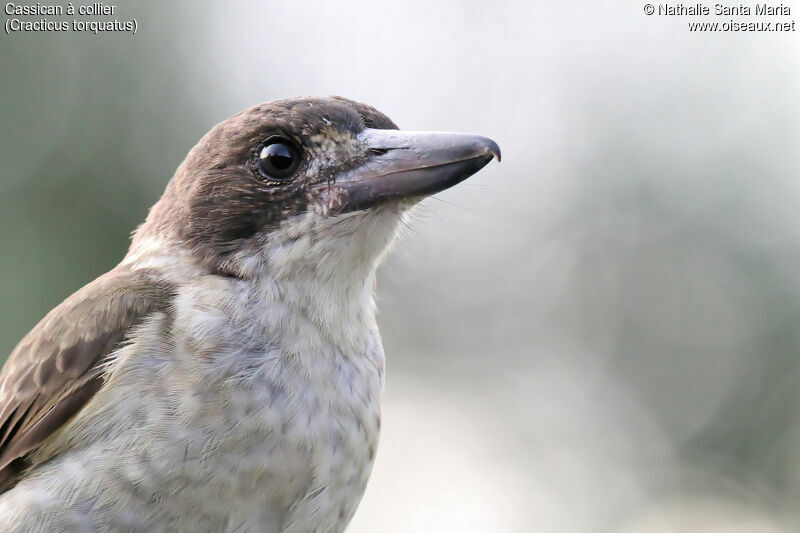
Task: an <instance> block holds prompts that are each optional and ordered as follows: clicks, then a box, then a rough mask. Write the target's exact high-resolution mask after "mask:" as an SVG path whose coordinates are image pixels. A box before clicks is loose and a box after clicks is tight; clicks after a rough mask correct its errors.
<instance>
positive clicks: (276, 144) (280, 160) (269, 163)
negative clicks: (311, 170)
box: [257, 137, 300, 181]
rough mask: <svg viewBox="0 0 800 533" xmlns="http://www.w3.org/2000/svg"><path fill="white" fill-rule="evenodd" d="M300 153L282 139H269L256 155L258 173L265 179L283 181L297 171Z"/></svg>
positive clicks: (289, 142)
mask: <svg viewBox="0 0 800 533" xmlns="http://www.w3.org/2000/svg"><path fill="white" fill-rule="evenodd" d="M299 164H300V153H299V150H298V149H297V148H296V147H295V145H294V143H292V142H291V141H289V140H288V139H284V138H283V137H275V138H272V139H269V140H268V141H267V143H266V144H265V145H264V147H263V148H261V152H260V153H259V154H258V161H257V166H258V172H259V173H260V174H261V175H262V176H263V177H265V178H267V179H271V180H275V181H284V180H286V179H287V178H288V177H289V176H291V175H292V174H293V173H294V171H295V170H297V167H298V165H299Z"/></svg>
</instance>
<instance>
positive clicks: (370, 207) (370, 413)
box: [0, 97, 500, 533]
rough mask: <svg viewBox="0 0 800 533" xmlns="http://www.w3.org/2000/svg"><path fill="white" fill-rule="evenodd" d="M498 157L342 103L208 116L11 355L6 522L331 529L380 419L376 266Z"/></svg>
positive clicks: (297, 101) (349, 501) (357, 487)
mask: <svg viewBox="0 0 800 533" xmlns="http://www.w3.org/2000/svg"><path fill="white" fill-rule="evenodd" d="M495 158H496V159H497V160H498V161H499V160H500V148H499V147H498V145H497V143H495V142H494V141H493V140H491V139H489V138H487V137H482V136H478V135H472V134H459V133H445V132H419V131H406V130H400V129H398V127H397V126H396V125H395V123H394V122H393V121H392V120H391V119H389V118H388V117H387V116H386V115H384V114H383V113H381V112H380V111H378V110H377V109H375V108H373V107H371V106H369V105H366V104H362V103H358V102H355V101H352V100H349V99H346V98H342V97H298V98H288V99H284V100H276V101H272V102H268V103H263V104H259V105H255V106H253V107H250V108H249V109H246V110H245V111H243V112H241V113H239V114H237V115H235V116H233V117H232V118H230V119H228V120H225V121H224V122H221V123H219V124H217V125H216V126H214V127H213V128H212V129H211V130H210V131H209V132H208V133H207V134H206V135H205V136H203V137H202V138H201V139H200V141H199V142H198V143H197V144H196V145H195V146H194V147H193V148H192V149H191V150H190V151H189V152H188V154H187V156H186V157H185V159H184V160H183V162H182V163H181V164H180V165H179V166H178V168H177V170H176V171H175V173H174V175H173V176H172V178H171V179H170V180H169V182H168V183H167V185H166V189H165V190H164V192H163V195H162V196H161V197H160V199H159V200H158V201H157V202H156V203H155V204H154V205H153V207H152V208H151V209H150V211H149V213H148V215H147V217H146V219H145V221H144V223H143V224H141V225H140V226H139V227H138V228H137V229H136V230H135V231H134V233H133V236H132V239H131V242H130V247H129V249H128V252H127V254H126V255H125V256H124V258H123V259H122V260H121V262H120V263H119V264H118V265H117V266H116V267H114V268H113V269H111V270H110V271H109V272H107V273H106V274H104V275H102V276H100V277H99V278H97V279H96V280H94V281H92V282H91V283H89V284H88V285H86V286H84V287H83V288H81V289H80V290H78V291H77V292H76V293H74V294H73V295H72V296H70V297H68V298H67V299H66V300H65V301H64V302H62V303H61V304H60V305H58V306H57V307H55V308H54V309H53V310H52V311H51V312H50V313H48V314H47V315H46V316H45V317H44V318H43V319H42V320H41V322H39V323H38V325H36V326H35V327H34V328H33V329H32V330H31V331H30V332H29V333H28V334H27V335H26V336H25V337H24V338H23V339H22V340H21V341H20V342H19V344H18V345H17V346H16V348H15V349H14V351H13V352H12V353H11V355H10V356H9V358H8V360H7V361H6V363H5V365H4V366H3V368H2V372H0V530H2V531H4V532H26V533H29V532H40V531H41V532H45V531H46V532H51V531H81V532H82V531H86V532H89V531H92V532H94V531H99V532H106V531H137V532H138V531H147V532H158V531H161V532H172V531H176V532H221V531H225V532H234V531H235V532H250V531H259V532H280V533H303V532H319V533H332V532H340V531H343V530H344V529H345V527H346V526H347V524H348V523H349V521H350V520H351V518H352V516H353V515H354V513H355V511H356V507H357V506H358V503H359V501H360V499H361V497H362V495H363V493H364V491H365V488H366V485H367V481H368V478H369V476H370V471H371V469H372V465H373V462H374V459H375V454H376V448H377V444H378V435H379V431H380V426H381V415H380V396H381V392H382V390H383V386H384V381H385V375H384V351H383V346H382V344H381V337H380V332H379V330H378V326H377V322H376V304H375V297H374V291H375V280H376V269H377V268H378V265H379V264H380V262H381V261H382V259H383V258H384V257H385V255H386V254H387V252H388V250H389V249H390V247H391V245H392V243H393V242H394V240H395V237H396V235H397V233H398V228H399V226H401V225H402V223H403V222H402V221H403V220H404V218H405V217H407V216H408V213H409V211H410V210H411V209H413V207H414V206H415V205H417V204H418V203H419V202H420V200H421V199H423V198H425V197H426V196H429V195H431V194H435V193H437V192H439V191H442V190H444V189H447V188H448V187H451V186H453V185H455V184H457V183H459V182H461V181H463V180H464V179H466V178H468V177H469V176H471V175H473V174H474V173H476V172H477V171H478V170H480V169H481V168H483V167H484V166H485V165H487V164H488V163H489V162H490V161H491V160H492V159H495Z"/></svg>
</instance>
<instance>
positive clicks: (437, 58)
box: [0, 0, 800, 533]
mask: <svg viewBox="0 0 800 533" xmlns="http://www.w3.org/2000/svg"><path fill="white" fill-rule="evenodd" d="M116 5H117V6H118V7H117V13H118V17H117V18H119V19H122V20H128V19H131V18H136V19H137V21H138V27H139V30H138V33H137V34H136V35H134V36H132V35H130V34H124V33H123V34H105V35H97V36H95V35H92V34H77V33H68V34H41V33H40V34H26V35H22V34H16V35H12V36H7V35H2V36H1V37H2V38H0V46H1V47H2V49H0V52H2V53H0V72H2V78H1V79H0V88H1V89H0V96H2V98H0V116H2V124H3V127H2V128H1V129H0V136H1V137H0V164H1V165H2V180H0V295H1V297H0V306H2V309H0V313H2V315H1V316H2V318H3V320H2V321H0V353H1V354H4V355H2V356H0V357H4V356H5V354H8V353H9V352H10V351H11V350H12V349H13V347H14V345H15V344H16V342H17V341H18V340H19V339H20V338H21V337H22V336H23V335H24V334H25V333H26V331H27V330H28V329H30V328H31V327H32V326H33V325H34V324H35V323H36V322H37V321H38V320H39V319H40V318H41V317H42V316H43V315H44V314H45V313H46V312H47V311H48V310H49V309H51V308H52V307H53V306H54V305H56V304H57V303H59V302H60V301H61V300H62V299H63V298H64V297H66V296H67V295H69V294H70V293H71V292H73V291H75V290H76V289H78V288H79V287H80V286H81V285H83V284H84V283H87V282H89V281H90V280H92V279H93V278H94V277H96V276H97V275H99V274H101V273H103V272H104V271H106V270H107V269H109V268H111V267H112V266H113V265H114V264H116V262H117V261H119V260H120V259H121V258H122V256H123V254H124V252H125V250H126V247H127V239H128V235H129V232H130V231H131V230H133V229H134V228H135V226H136V225H137V224H138V223H139V222H141V221H142V220H143V219H144V216H145V214H146V210H147V208H148V207H149V206H150V205H151V204H152V203H153V202H154V201H155V200H156V199H157V198H158V196H159V194H160V192H161V191H162V189H163V187H164V185H165V184H166V182H167V180H168V179H169V177H170V176H171V175H172V172H173V170H174V168H175V167H176V166H177V164H178V163H179V162H180V161H181V159H182V158H183V156H184V154H185V153H186V152H187V150H188V149H189V148H190V147H191V146H192V145H193V144H194V143H195V142H196V140H197V139H199V137H200V136H201V135H202V134H203V133H205V132H206V131H207V130H208V129H209V128H210V127H211V126H212V125H213V124H215V123H217V122H219V121H221V120H223V119H225V118H227V117H229V116H230V115H232V114H234V113H237V112H238V111H240V110H242V109H244V108H245V107H248V106H250V105H252V104H255V103H259V102H262V101H267V100H272V99H276V98H282V97H288V96H295V95H307V94H323V95H326V94H340V95H343V96H348V97H350V98H354V99H356V100H362V101H365V102H368V103H370V104H372V105H375V106H376V107H378V108H379V109H381V110H383V111H385V112H386V113H387V114H388V115H390V116H391V117H392V118H393V119H394V120H395V121H396V122H397V123H398V124H399V125H400V126H401V127H404V128H408V129H435V130H454V131H468V132H475V133H480V134H483V135H487V136H491V137H493V138H494V139H496V140H497V141H498V142H499V144H500V145H501V147H502V149H503V162H502V164H500V165H497V164H492V165H490V166H488V167H487V168H486V169H485V170H484V171H482V172H481V173H479V174H478V175H476V176H475V177H474V178H472V179H470V180H469V181H468V182H466V183H464V184H463V185H460V186H458V187H456V188H454V189H452V190H449V191H446V192H444V193H441V194H439V195H437V197H436V198H432V199H429V200H427V201H426V202H425V203H424V204H423V205H422V206H421V207H420V209H419V210H418V211H417V213H416V214H415V217H414V224H413V231H410V232H408V235H407V236H406V237H405V238H404V239H403V240H401V242H400V243H399V244H398V245H397V247H396V249H395V251H394V253H393V254H392V255H391V256H390V258H389V259H388V261H387V262H386V264H385V265H384V266H383V267H382V270H381V276H380V280H379V289H378V291H379V297H380V300H381V302H380V308H381V314H380V323H381V327H382V331H383V336H384V343H385V348H386V353H387V358H388V375H387V387H386V392H385V398H384V400H385V403H384V411H385V415H384V431H383V434H382V439H381V448H380V451H379V454H378V458H377V463H376V465H375V470H374V475H373V477H372V480H371V482H370V485H369V487H368V489H367V493H366V496H365V498H364V500H363V502H362V504H361V506H360V508H359V511H358V512H357V514H356V517H355V519H354V521H353V523H352V525H351V527H350V531H351V532H353V533H365V532H373V531H380V532H422V531H453V532H484V531H499V532H526V531H559V532H585V531H586V532H594V531H599V532H605V531H612V532H617V531H619V532H626V533H629V532H671V531H742V532H744V531H747V532H777V531H792V530H794V531H797V530H798V528H800V512H799V511H798V505H797V502H798V499H800V410H799V409H798V407H800V405H799V404H800V362H799V361H800V223H798V211H799V210H798V206H800V179H798V178H799V176H798V169H800V156H799V155H798V154H800V150H798V146H800V103H798V95H800V53H798V52H800V36H798V34H797V33H788V34H767V33H752V34H751V33H690V32H688V30H687V27H686V26H687V24H686V19H681V18H677V17H657V16H653V17H647V16H645V15H644V14H643V11H642V6H643V3H637V2H614V3H612V2H591V1H588V0H578V1H575V2H569V3H553V2H537V1H528V2H521V1H520V2H512V1H495V2H493V3H491V4H490V3H486V2H475V1H471V0H470V1H455V0H453V1H447V2H436V3H433V2H396V1H388V0H372V1H366V0H365V1H363V2H356V3H351V2H345V1H342V2H313V3H308V2H298V1H283V2H256V1H249V2H227V3H222V2H219V3H211V2H188V1H187V2H171V3H169V4H167V3H165V2H157V1H148V2H136V3H134V2H128V3H125V2H117V3H116ZM787 5H789V6H791V8H792V10H793V11H797V15H798V18H800V3H797V5H794V3H792V2H790V3H788V4H787ZM792 18H793V17H790V19H792ZM99 20H102V19H99Z"/></svg>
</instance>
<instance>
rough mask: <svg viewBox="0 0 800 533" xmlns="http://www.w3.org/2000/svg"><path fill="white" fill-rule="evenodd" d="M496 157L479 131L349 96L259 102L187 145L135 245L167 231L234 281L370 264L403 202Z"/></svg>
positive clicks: (387, 237) (407, 203)
mask: <svg viewBox="0 0 800 533" xmlns="http://www.w3.org/2000/svg"><path fill="white" fill-rule="evenodd" d="M494 157H496V158H497V159H498V160H499V159H500V149H499V147H498V146H497V144H496V143H495V142H494V141H492V140H491V139H488V138H486V137H480V136H477V135H467V134H457V133H441V132H409V131H403V130H399V129H398V128H397V126H396V125H395V123H394V122H392V120H391V119H389V118H388V117H387V116H386V115H384V114H383V113H381V112H380V111H378V110H376V109H374V108H372V107H370V106H368V105H364V104H361V103H357V102H353V101H351V100H347V99H345V98H339V97H329V98H293V99H287V100H279V101H275V102H270V103H266V104H261V105H257V106H254V107H251V108H250V109H247V110H246V111H244V112H242V113H240V114H238V115H236V116H234V117H232V118H230V119H228V120H226V121H225V122H222V123H220V124H218V125H217V126H215V127H214V128H213V129H212V130H211V131H210V132H208V134H206V135H205V136H204V137H203V138H202V139H201V140H200V142H198V144H197V145H196V146H195V147H194V148H192V150H191V151H190V152H189V154H188V155H187V156H186V159H185V160H184V162H183V163H182V164H181V165H180V167H179V168H178V170H177V171H176V173H175V176H174V177H173V178H172V180H171V181H170V183H169V185H168V186H167V190H166V191H165V193H164V195H163V197H162V198H161V200H160V201H159V202H158V203H157V204H156V205H155V206H154V207H153V209H152V210H151V212H150V216H149V217H148V220H147V222H146V223H145V224H144V225H143V226H142V228H140V230H139V231H138V232H137V235H136V237H135V239H134V248H136V246H137V243H141V242H142V241H144V240H147V239H151V240H152V239H153V238H155V237H159V238H162V239H163V238H166V237H168V238H169V239H171V240H172V241H174V242H179V243H181V244H182V245H183V246H185V247H186V248H188V249H189V250H190V251H191V254H192V255H193V256H195V257H197V258H200V259H201V260H202V261H203V262H204V263H206V264H207V265H209V266H211V267H212V268H213V269H215V270H217V271H221V272H227V273H231V274H232V275H236V276H248V275H251V274H252V273H253V272H254V271H258V270H263V269H264V268H265V267H266V268H271V269H272V270H280V269H281V268H284V267H287V266H288V265H289V264H291V263H293V262H294V261H295V260H297V259H305V260H306V263H308V262H309V261H308V260H309V259H310V260H312V262H315V268H319V267H320V266H321V265H320V264H319V261H323V260H325V261H327V262H328V263H334V264H332V265H329V266H331V268H335V267H336V265H335V263H336V262H337V261H341V260H345V259H350V260H357V261H360V262H362V263H365V264H367V265H370V264H373V263H375V262H376V261H377V259H378V258H379V257H380V256H381V254H382V252H383V251H384V250H385V249H386V248H387V246H388V244H389V242H390V241H391V239H392V238H393V235H394V233H395V231H396V227H397V223H398V221H399V220H400V219H401V217H402V216H403V214H404V213H405V211H407V210H408V208H409V207H411V206H413V205H414V204H415V203H417V202H418V201H419V200H420V199H422V198H424V197H426V196H428V195H431V194H434V193H436V192H439V191H442V190H444V189H446V188H448V187H451V186H452V185H455V184H456V183H458V182H460V181H462V180H464V179H466V178H467V177H469V176H470V175H472V174H474V173H475V172H477V171H478V170H480V169H481V168H482V167H483V166H484V165H486V164H487V163H488V162H489V161H491V160H492V158H494ZM265 263H267V264H265Z"/></svg>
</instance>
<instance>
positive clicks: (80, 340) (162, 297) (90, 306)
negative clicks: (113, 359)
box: [0, 268, 172, 493]
mask: <svg viewBox="0 0 800 533" xmlns="http://www.w3.org/2000/svg"><path fill="white" fill-rule="evenodd" d="M171 300H172V289H171V287H170V286H169V285H168V284H166V283H163V282H159V281H156V280H155V279H154V278H153V277H151V276H150V275H148V273H147V272H144V271H132V270H129V269H124V268H117V269H114V270H112V271H110V272H108V273H107V274H105V275H103V276H101V277H99V278H97V279H96V280H94V281H93V282H92V283H90V284H88V285H86V286H85V287H83V288H82V289H81V290H79V291H78V292H76V293H75V294H73V295H72V296H70V297H69V298H67V299H66V300H65V301H64V302H63V303H61V305H59V306H58V307H56V308H55V309H53V310H52V311H51V312H50V313H48V315H47V316H45V317H44V319H42V321H41V322H39V324H37V325H36V327H34V328H33V330H31V332H30V333H28V335H26V336H25V337H24V338H23V339H22V340H21V341H20V343H19V344H18V345H17V347H16V348H15V349H14V351H13V352H12V353H11V355H10V356H9V358H8V360H7V361H6V364H5V365H4V366H3V369H2V371H0V493H2V492H3V491H5V490H8V489H9V488H11V487H13V486H14V485H15V484H16V483H17V481H18V480H19V478H20V477H21V475H22V473H23V470H24V469H26V468H28V467H30V466H32V465H31V464H30V461H28V460H26V459H27V457H26V456H27V455H28V454H29V453H30V452H31V451H33V450H35V449H36V448H38V447H39V446H40V445H41V444H42V443H43V442H44V441H45V440H46V439H47V438H48V437H49V436H50V435H52V434H53V433H54V432H55V431H56V430H57V429H58V428H60V427H61V426H63V425H64V424H65V423H66V422H67V421H68V420H69V419H70V418H71V417H72V416H73V415H75V414H76V413H77V412H78V411H79V410H80V409H81V408H82V407H83V406H84V405H86V403H87V402H88V401H89V400H90V399H91V398H92V396H94V394H95V393H96V392H97V391H98V390H99V389H100V387H101V386H102V385H103V382H104V375H103V371H102V366H101V365H100V363H102V361H103V360H104V359H105V358H106V356H108V355H109V354H110V353H111V352H113V351H114V349H115V348H116V347H117V346H119V345H120V343H121V342H122V341H124V340H125V339H126V335H127V333H128V331H129V330H130V329H131V327H133V326H135V325H136V324H138V323H140V322H141V321H142V320H143V319H144V318H145V317H146V316H148V315H150V314H152V313H153V312H156V311H158V310H162V309H165V308H166V307H167V306H168V305H169V303H170V301H171Z"/></svg>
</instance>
